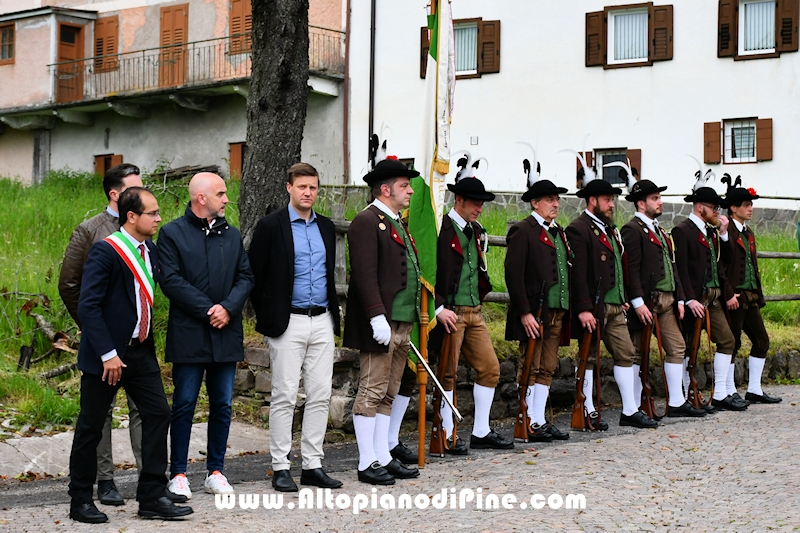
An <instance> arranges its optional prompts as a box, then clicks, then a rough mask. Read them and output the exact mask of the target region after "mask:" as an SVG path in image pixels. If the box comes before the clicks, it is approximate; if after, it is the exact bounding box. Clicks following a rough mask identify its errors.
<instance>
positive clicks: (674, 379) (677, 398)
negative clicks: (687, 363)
mask: <svg viewBox="0 0 800 533" xmlns="http://www.w3.org/2000/svg"><path fill="white" fill-rule="evenodd" d="M664 373H665V374H666V375H667V389H668V390H669V406H670V407H680V406H681V405H683V404H684V403H686V397H685V396H684V395H683V365H681V364H678V363H664Z"/></svg>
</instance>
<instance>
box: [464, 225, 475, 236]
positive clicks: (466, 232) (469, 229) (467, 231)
mask: <svg viewBox="0 0 800 533" xmlns="http://www.w3.org/2000/svg"><path fill="white" fill-rule="evenodd" d="M472 235H473V231H472V224H470V223H469V222H467V225H466V226H464V236H465V237H466V238H467V241H471V240H472Z"/></svg>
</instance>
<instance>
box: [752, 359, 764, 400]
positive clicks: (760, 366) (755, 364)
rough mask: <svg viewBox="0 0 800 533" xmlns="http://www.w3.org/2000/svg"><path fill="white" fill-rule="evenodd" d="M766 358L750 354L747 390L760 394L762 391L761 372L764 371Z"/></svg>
mask: <svg viewBox="0 0 800 533" xmlns="http://www.w3.org/2000/svg"><path fill="white" fill-rule="evenodd" d="M766 361H767V360H766V359H762V358H761V357H753V356H752V355H751V356H750V361H749V363H750V379H749V381H748V383H747V392H750V393H752V394H758V395H759V396H761V395H762V394H764V391H763V390H762V389H761V373H762V372H764V363H766Z"/></svg>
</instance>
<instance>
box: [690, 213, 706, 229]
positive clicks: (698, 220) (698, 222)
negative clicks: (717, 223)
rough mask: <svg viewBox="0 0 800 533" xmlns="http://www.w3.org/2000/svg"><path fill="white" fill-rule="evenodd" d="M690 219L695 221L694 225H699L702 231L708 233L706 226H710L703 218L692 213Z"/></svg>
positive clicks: (698, 227)
mask: <svg viewBox="0 0 800 533" xmlns="http://www.w3.org/2000/svg"><path fill="white" fill-rule="evenodd" d="M689 220H691V221H692V222H693V223H694V225H695V226H697V229H699V230H700V231H702V232H703V233H704V234H705V233H706V227H707V226H708V224H706V223H705V221H704V220H703V219H702V218H700V217H699V216H697V215H695V214H694V213H691V214H689Z"/></svg>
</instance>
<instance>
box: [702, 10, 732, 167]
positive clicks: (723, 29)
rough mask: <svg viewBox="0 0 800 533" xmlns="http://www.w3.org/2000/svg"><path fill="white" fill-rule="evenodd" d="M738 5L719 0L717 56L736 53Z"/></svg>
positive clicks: (728, 55) (727, 55)
mask: <svg viewBox="0 0 800 533" xmlns="http://www.w3.org/2000/svg"><path fill="white" fill-rule="evenodd" d="M738 7H739V0H719V19H718V20H719V22H718V29H717V57H733V56H735V55H736V33H737V31H738V29H739V21H738V18H737V16H736V15H737V12H738ZM706 162H708V161H706Z"/></svg>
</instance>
